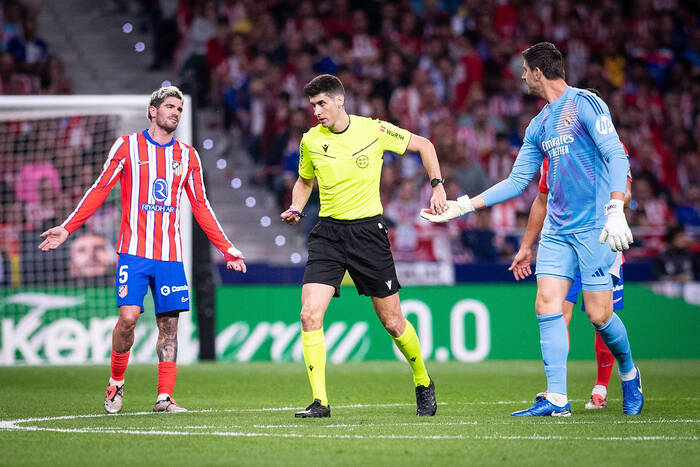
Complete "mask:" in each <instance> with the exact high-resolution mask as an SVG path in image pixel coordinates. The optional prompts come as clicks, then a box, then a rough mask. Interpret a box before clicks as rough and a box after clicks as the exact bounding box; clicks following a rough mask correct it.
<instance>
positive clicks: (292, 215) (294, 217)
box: [280, 206, 304, 225]
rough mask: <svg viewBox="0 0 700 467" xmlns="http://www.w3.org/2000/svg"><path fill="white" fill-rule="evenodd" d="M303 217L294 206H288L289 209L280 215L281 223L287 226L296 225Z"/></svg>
mask: <svg viewBox="0 0 700 467" xmlns="http://www.w3.org/2000/svg"><path fill="white" fill-rule="evenodd" d="M303 216H304V215H303V214H302V213H301V210H299V209H297V208H296V207H294V206H289V209H287V210H286V211H284V212H283V213H282V214H280V217H281V218H282V221H284V222H286V223H287V224H289V225H295V224H298V223H299V221H300V220H301V218H302V217H303Z"/></svg>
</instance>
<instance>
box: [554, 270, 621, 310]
mask: <svg viewBox="0 0 700 467" xmlns="http://www.w3.org/2000/svg"><path fill="white" fill-rule="evenodd" d="M610 276H611V277H612V281H613V310H614V311H620V310H622V309H624V308H625V280H624V278H623V277H622V268H620V277H619V278H618V277H616V276H615V275H613V274H610ZM580 293H581V273H579V274H577V275H576V279H574V282H573V283H572V284H571V288H570V289H569V294H568V295H567V296H566V301H567V302H571V303H573V304H574V305H575V304H576V303H578V295H579V294H580ZM581 310H582V311H586V304H585V303H583V301H581Z"/></svg>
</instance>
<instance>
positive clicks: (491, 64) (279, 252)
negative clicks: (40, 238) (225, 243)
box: [0, 0, 700, 279]
mask: <svg viewBox="0 0 700 467" xmlns="http://www.w3.org/2000/svg"><path fill="white" fill-rule="evenodd" d="M68 3H71V4H75V5H77V6H74V7H73V8H74V9H84V10H85V11H86V12H87V14H86V15H83V18H84V19H79V18H78V16H76V15H75V11H71V9H70V8H71V7H66V10H67V11H57V10H58V9H56V8H55V6H53V5H52V4H51V3H50V2H49V4H48V5H47V6H45V8H47V9H52V11H51V13H52V18H59V19H60V18H63V21H64V22H65V21H67V20H68V18H70V17H75V18H78V19H76V21H78V22H80V24H81V25H84V26H85V27H84V28H83V27H76V28H67V29H68V30H69V32H65V29H66V28H63V30H62V31H61V33H62V34H64V35H65V37H66V41H65V43H66V44H67V46H66V45H64V41H62V40H60V41H57V42H56V43H52V42H51V40H50V38H49V36H51V37H60V36H57V34H58V32H56V31H55V30H56V29H59V28H60V27H61V23H60V22H58V23H57V24H50V25H49V24H48V22H45V23H47V26H48V27H50V28H51V31H50V32H51V34H49V35H46V34H45V33H44V31H47V32H49V30H48V29H44V30H42V29H41V28H39V29H38V30H37V31H36V32H34V30H35V28H33V24H36V21H34V22H33V21H32V18H36V15H37V14H38V13H37V12H36V11H35V10H33V9H32V8H29V7H27V6H26V5H24V4H23V3H21V2H17V1H5V2H3V3H2V6H3V20H2V25H3V27H2V31H3V52H2V54H1V55H0V90H1V91H2V93H4V94H21V93H25V94H27V93H66V92H71V90H72V88H73V87H75V88H76V91H78V92H80V93H86V92H87V93H91V92H145V91H147V90H148V89H152V88H153V87H156V86H157V85H158V84H160V82H161V81H162V80H166V79H169V80H172V82H173V84H182V83H189V84H190V86H191V85H192V84H196V86H194V87H190V88H189V89H188V92H190V93H191V94H193V95H194V96H195V98H196V102H197V105H198V123H199V141H198V142H197V144H198V145H199V146H200V152H201V153H202V158H203V162H204V164H205V166H206V168H207V170H208V174H209V177H210V179H211V180H210V181H209V185H210V188H209V191H210V192H211V200H212V203H213V204H214V207H215V209H216V211H217V213H221V214H219V216H220V217H221V219H222V223H223V224H224V227H225V229H227V231H231V232H232V235H233V237H234V238H236V239H237V244H239V246H240V247H241V249H242V250H243V251H244V252H246V255H247V256H248V259H249V261H251V262H253V263H272V264H289V263H290V262H291V263H296V264H297V265H300V264H303V260H304V258H305V253H304V249H303V239H304V238H305V235H304V232H303V230H304V228H305V229H308V228H309V226H310V225H311V223H312V222H313V218H314V211H316V212H317V210H318V205H317V200H316V202H313V201H312V202H311V204H310V205H309V206H308V207H307V211H308V213H309V216H307V218H306V219H305V220H306V221H307V222H306V225H305V227H304V228H301V229H298V230H297V231H290V230H289V229H285V228H284V227H283V226H282V225H281V223H280V222H279V221H278V219H277V216H278V214H279V212H281V210H282V209H283V208H286V206H287V205H288V203H289V189H290V186H291V184H292V183H293V181H294V179H295V177H296V165H297V160H298V142H299V140H300V138H301V135H302V134H303V132H304V131H306V129H307V128H309V127H310V126H312V125H314V124H315V122H314V119H313V115H312V114H311V113H310V109H309V106H308V104H307V102H306V101H305V99H304V97H303V95H302V93H301V88H302V86H303V84H304V83H305V82H307V81H308V80H310V79H311V78H312V77H313V76H314V75H315V74H318V73H322V72H329V73H335V74H337V75H338V76H339V77H340V78H341V79H342V81H343V82H344V83H345V84H346V91H347V98H346V102H347V109H348V111H349V112H351V113H357V114H360V115H366V116H373V117H377V118H382V119H386V120H389V121H392V122H394V123H396V124H398V125H400V126H402V127H404V128H407V129H409V130H411V131H415V132H416V133H420V134H424V135H429V136H430V138H431V140H432V141H433V142H434V144H435V146H436V148H437V150H438V156H439V157H440V159H441V163H442V166H443V172H444V174H445V176H446V177H447V179H448V181H449V183H448V185H447V187H446V188H447V189H448V197H450V198H454V197H456V196H459V195H460V194H462V193H465V192H467V193H469V194H474V193H477V192H479V191H480V190H482V189H483V188H484V187H485V186H487V185H488V184H489V183H492V182H494V181H497V180H499V179H501V178H503V177H505V176H506V175H507V173H508V171H509V169H510V166H511V165H512V161H513V159H514V157H515V155H516V154H517V149H518V147H519V145H520V143H521V137H522V134H523V132H524V126H525V125H526V124H527V122H528V121H529V120H530V119H531V118H532V116H534V115H535V114H536V113H537V112H538V110H539V108H540V107H541V106H542V105H543V102H541V101H538V100H537V99H533V98H531V97H529V96H526V95H525V94H524V93H523V92H522V88H521V84H520V82H519V81H520V74H521V63H522V61H521V57H520V52H521V51H522V50H523V49H524V48H525V47H526V46H527V45H529V44H531V43H533V42H536V41H538V40H542V39H548V40H552V41H553V42H555V43H556V44H557V46H558V47H560V48H561V49H562V50H563V51H564V53H565V58H566V62H567V73H568V76H567V81H568V82H569V83H570V84H573V85H577V86H579V87H594V88H596V89H598V90H600V92H601V93H602V95H603V97H604V99H605V100H606V102H607V103H608V104H609V106H610V108H611V111H612V113H613V117H614V119H615V122H616V124H617V128H618V131H619V133H620V136H621V139H622V140H623V141H624V142H625V144H626V145H627V146H628V148H629V150H630V154H631V164H632V172H633V176H634V179H635V182H634V186H633V192H634V198H635V199H634V202H633V206H632V209H631V210H630V213H629V217H630V221H631V222H630V223H631V226H632V228H633V231H634V232H635V240H636V241H635V244H634V248H633V249H632V250H630V252H629V255H628V258H629V260H630V263H634V262H635V261H646V262H647V263H649V264H651V259H652V258H656V257H657V256H658V255H659V254H660V253H661V252H663V251H665V250H666V247H665V244H664V238H665V237H666V236H667V230H668V229H669V228H675V226H683V227H684V232H685V235H686V236H687V244H688V247H687V248H688V250H689V251H690V254H691V255H694V256H693V257H694V258H697V252H698V251H700V241H699V240H700V146H699V142H700V28H699V22H700V16H699V15H698V13H697V10H696V9H695V8H694V7H693V5H694V2H691V1H683V0H668V1H653V2H652V1H648V0H634V1H627V2H608V1H592V2H586V3H579V2H567V1H565V2H553V3H552V2H546V1H538V2H521V1H507V2H490V1H486V2H484V1H478V2H477V1H474V0H468V1H465V2H457V1H440V2H412V1H400V2H378V1H376V2H375V1H348V0H332V1H330V0H329V1H318V2H311V1H303V2H293V1H283V0H267V1H251V0H240V1H235V0H226V1H224V0H221V1H211V0H193V1H184V0H183V1H168V0H160V1H152V2H140V1H127V0H122V1H113V2H105V3H104V4H100V5H96V4H94V3H93V2H68ZM105 12H108V13H110V14H111V15H112V16H113V23H115V24H114V25H116V24H117V23H119V25H121V24H124V27H125V28H126V24H127V23H128V24H130V25H131V26H132V27H133V30H134V33H133V34H134V35H137V36H138V38H139V39H140V40H142V41H143V43H144V44H145V48H146V50H145V53H142V54H135V52H134V48H133V47H134V46H133V42H135V40H132V42H131V43H130V46H128V47H122V45H124V41H122V42H120V43H119V44H120V45H119V47H117V46H116V45H114V46H113V47H104V39H103V42H102V43H100V44H95V43H94V41H92V40H91V37H95V36H94V34H95V33H94V32H92V33H91V31H92V30H94V28H92V29H91V28H90V27H89V22H90V18H96V17H98V16H101V15H103V14H104V13H105ZM39 13H40V12H39ZM40 24H41V22H40ZM113 29H114V31H111V32H109V31H108V32H107V33H108V34H112V36H113V38H114V41H112V36H110V38H109V41H110V42H112V43H113V44H117V43H118V42H117V36H120V37H122V36H124V33H125V32H126V29H124V31H122V30H121V26H118V27H115V28H113ZM23 31H24V32H23ZM100 32H101V33H105V32H104V31H100ZM91 34H92V36H91ZM629 35H633V36H634V37H636V38H638V40H635V41H625V40H623V38H624V37H626V36H629ZM42 37H43V39H42ZM134 39H136V37H134ZM54 46H56V47H62V51H63V52H64V53H63V54H62V55H61V57H62V58H63V59H64V60H65V61H66V65H67V66H63V64H62V61H61V60H59V59H58V58H57V56H56V55H54V54H53V52H52V50H53V49H54ZM120 47H121V48H120ZM112 49H113V50H112ZM30 50H31V51H32V52H31V53H29V51H30ZM137 50H138V49H137ZM141 50H143V49H141ZM23 51H24V52H23ZM127 56H128V57H129V60H131V62H130V63H131V65H130V66H125V63H127V62H126V57H127ZM23 57H24V58H23ZM134 57H136V58H134ZM28 58H31V60H28ZM23 60H24V61H23ZM30 62H31V63H30ZM65 69H67V70H69V71H70V73H69V74H68V76H67V75H66V73H65ZM154 84H155V85H154ZM45 124H46V125H47V126H48V127H51V126H52V125H54V123H52V122H50V121H47V122H45ZM207 139H209V140H210V141H213V143H212V146H211V147H212V149H211V150H207V149H206V148H202V147H201V146H202V142H203V141H205V140H207ZM0 144H2V145H4V147H5V148H9V147H11V146H12V145H16V144H20V143H19V142H18V141H17V140H16V138H14V137H12V136H11V133H10V132H3V139H2V141H0ZM98 152H99V151H98ZM95 157H99V155H96V156H95ZM0 163H1V164H2V165H3V171H2V173H3V181H2V183H3V187H2V190H0V192H1V193H2V197H3V198H2V203H3V209H2V213H3V219H2V232H3V233H2V237H1V238H2V239H3V240H2V245H3V246H2V250H1V251H3V255H4V256H5V257H6V258H7V255H8V253H7V252H8V251H10V250H12V248H13V247H12V245H14V244H15V243H13V242H16V240H14V238H15V236H13V235H14V234H13V233H12V232H13V231H16V230H17V229H18V228H19V229H26V224H27V223H29V224H32V223H34V224H37V223H39V224H40V223H41V222H42V220H44V219H46V218H47V217H48V216H50V213H49V211H50V210H49V209H36V208H35V207H32V206H31V204H32V200H33V199H34V198H36V196H37V193H38V196H50V195H51V194H53V195H56V190H57V185H56V182H55V180H56V178H58V180H59V182H63V184H60V185H59V186H60V190H61V194H60V195H59V196H54V197H53V200H54V202H56V203H60V200H61V199H65V198H66V196H64V193H65V191H66V190H69V191H70V190H71V186H70V185H66V184H65V179H66V177H65V176H62V175H61V169H60V168H59V167H58V165H59V164H58V162H57V160H56V159H52V160H49V161H42V163H45V164H46V165H45V166H44V165H42V166H41V170H42V171H45V173H46V174H47V177H46V178H44V179H41V180H39V181H42V180H45V181H42V183H38V182H37V184H36V186H35V187H33V188H31V189H32V190H33V191H34V192H33V194H32V195H31V196H33V197H34V198H31V197H30V198H23V196H28V195H25V194H23V193H17V190H15V189H14V188H13V187H14V183H15V180H14V178H13V177H15V176H16V175H17V174H18V173H19V169H20V168H19V167H14V168H12V167H11V168H8V167H7V166H8V164H16V163H17V161H16V160H13V158H11V157H9V158H4V157H3V160H2V162H0ZM52 165H53V167H51V166H52ZM54 172H58V177H56V174H55V173H54ZM90 175H94V174H90ZM82 176H84V177H86V178H89V177H88V174H82ZM52 180H54V181H52ZM78 180H82V178H79V179H78V178H71V183H73V184H79V183H82V182H79V181H78ZM80 187H81V188H82V185H80ZM51 190H53V191H51ZM75 191H80V189H77V188H76V189H75ZM535 191H536V189H535V187H534V184H533V185H532V186H531V190H529V191H528V193H527V194H526V195H523V196H521V197H520V198H517V199H515V200H513V201H511V202H509V203H507V204H505V205H504V206H499V207H498V208H494V209H491V210H489V211H486V212H484V213H481V214H479V215H475V216H471V217H468V218H466V219H462V220H460V221H459V222H458V223H455V224H450V225H448V226H432V225H428V224H427V223H425V222H421V221H419V220H418V219H417V212H418V210H417V208H418V207H419V206H425V205H427V199H428V198H429V188H428V187H427V184H426V183H425V180H424V177H423V175H422V173H421V170H420V160H419V158H418V157H417V155H413V154H407V155H406V156H404V157H398V156H396V155H393V154H386V155H385V168H384V173H383V182H382V193H381V194H382V199H383V202H384V205H385V207H386V217H387V218H388V220H389V221H391V223H392V230H391V238H392V241H393V246H394V250H395V254H396V258H397V260H399V259H401V260H404V261H419V260H428V261H446V262H452V263H456V264H463V265H467V266H468V265H469V264H470V263H477V264H488V263H492V262H498V261H501V262H502V261H505V260H507V259H508V258H509V257H510V256H511V255H512V253H513V251H514V249H515V248H517V245H518V242H519V236H520V234H521V233H522V231H523V228H524V225H525V221H526V219H527V209H528V208H529V205H530V202H531V200H532V198H533V196H534V194H535ZM18 195H19V197H18ZM67 198H70V196H68V197H67ZM69 204H70V203H69ZM54 209H56V210H57V211H60V213H59V214H56V215H57V216H58V217H61V216H63V215H64V214H65V213H66V212H68V209H67V208H65V207H63V206H62V207H59V208H54ZM20 216H22V217H23V218H24V220H23V221H22V223H21V224H18V221H17V219H19V218H20ZM229 226H231V227H230V228H229ZM290 232H292V233H290ZM239 239H240V240H239ZM274 245H281V246H274ZM694 261H695V264H697V259H695V260H694ZM6 267H9V266H7V264H6ZM657 270H659V269H658V268H657ZM693 274H694V275H695V279H697V277H698V271H697V266H696V267H695V269H694V273H693Z"/></svg>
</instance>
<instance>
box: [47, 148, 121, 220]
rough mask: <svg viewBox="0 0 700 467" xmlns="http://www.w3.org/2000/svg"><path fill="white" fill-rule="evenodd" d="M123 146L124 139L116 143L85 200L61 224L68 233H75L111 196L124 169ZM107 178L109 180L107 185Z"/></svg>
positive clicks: (84, 196)
mask: <svg viewBox="0 0 700 467" xmlns="http://www.w3.org/2000/svg"><path fill="white" fill-rule="evenodd" d="M123 144H124V139H123V138H119V139H117V141H115V142H114V144H113V145H112V148H111V149H110V151H109V154H108V155H107V161H106V162H105V164H104V166H103V167H102V172H101V173H100V175H99V176H98V177H97V180H95V183H93V184H92V186H91V187H90V189H89V190H88V191H87V192H86V193H85V195H83V198H82V199H81V200H80V202H79V203H78V205H77V206H76V208H75V210H74V211H73V212H72V213H71V214H70V215H69V216H68V218H66V220H65V221H63V223H62V224H61V226H62V227H64V228H65V229H66V230H68V232H70V233H73V232H74V231H75V230H76V229H77V228H78V227H80V226H81V225H82V224H83V222H85V221H86V220H87V219H88V218H89V217H90V216H91V215H93V214H94V213H95V211H96V210H97V208H99V207H100V205H101V204H102V202H103V201H104V199H105V198H106V197H107V194H109V191H110V189H111V187H112V185H113V184H114V183H116V178H117V177H118V176H119V175H120V174H121V171H122V170H123V168H124V152H123V151H120V149H121V148H122V145H123ZM115 162H116V164H115ZM105 178H106V179H107V182H106V183H105ZM111 184H112V185H111ZM96 189H103V190H104V191H105V192H104V193H97V192H96V191H95V190H96ZM100 198H101V199H100Z"/></svg>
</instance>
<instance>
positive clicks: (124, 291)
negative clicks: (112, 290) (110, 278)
mask: <svg viewBox="0 0 700 467" xmlns="http://www.w3.org/2000/svg"><path fill="white" fill-rule="evenodd" d="M128 293H129V286H128V285H120V286H119V292H118V294H119V298H124V297H126V294H128Z"/></svg>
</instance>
